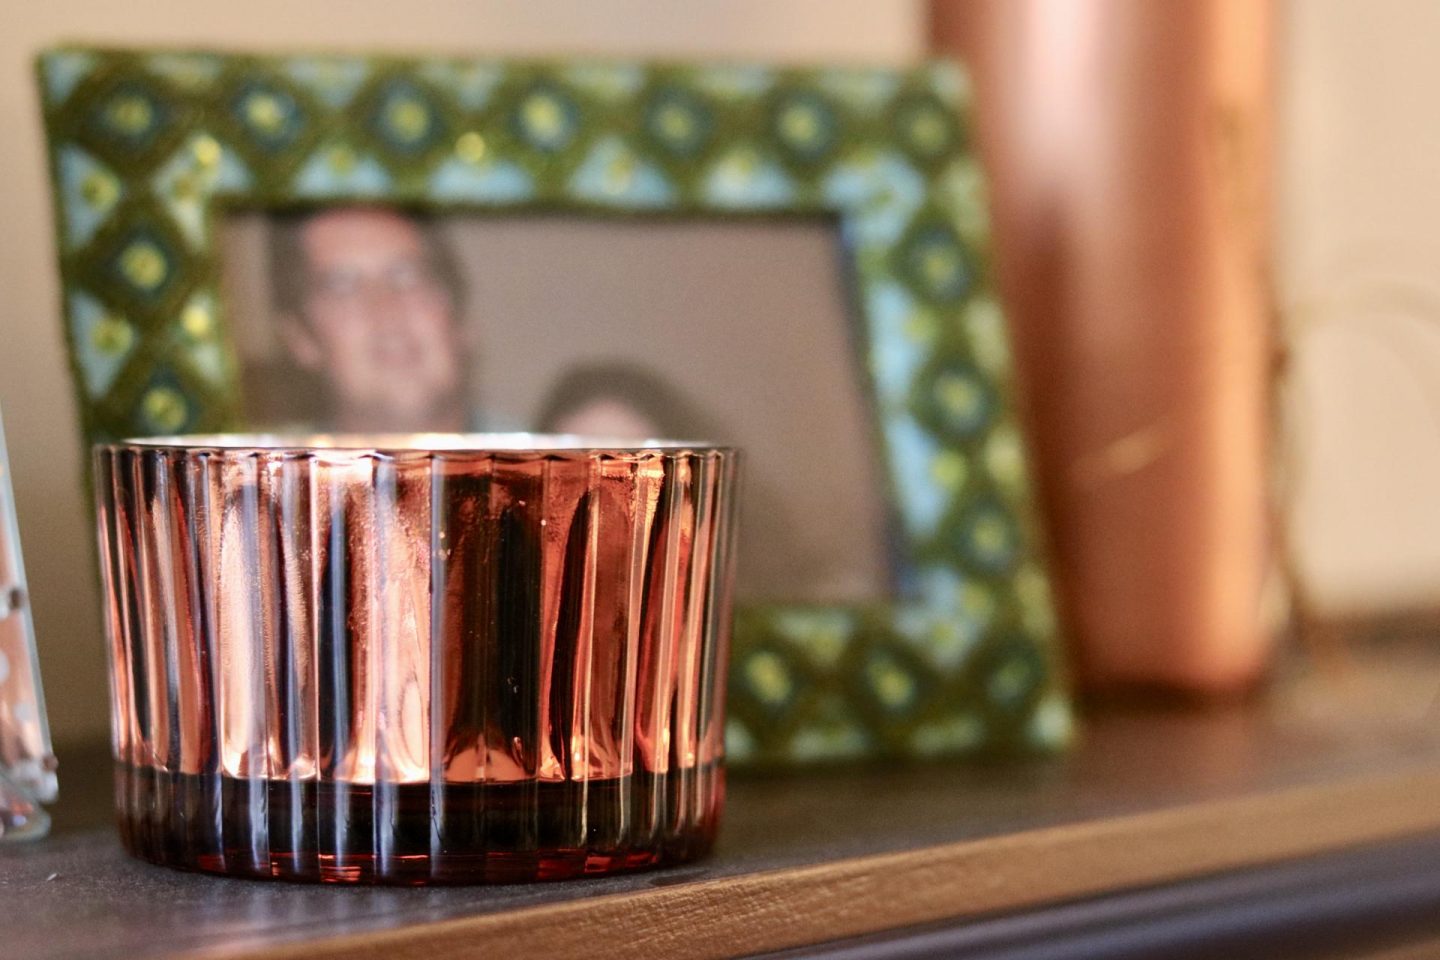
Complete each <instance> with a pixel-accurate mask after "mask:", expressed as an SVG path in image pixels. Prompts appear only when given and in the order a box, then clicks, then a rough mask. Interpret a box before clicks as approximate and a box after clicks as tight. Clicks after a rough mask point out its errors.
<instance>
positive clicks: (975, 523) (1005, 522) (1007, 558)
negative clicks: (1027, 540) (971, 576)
mask: <svg viewBox="0 0 1440 960" xmlns="http://www.w3.org/2000/svg"><path fill="white" fill-rule="evenodd" d="M958 534H959V540H960V542H959V547H960V556H961V557H962V558H963V559H964V561H965V564H966V566H968V567H970V568H972V569H973V570H975V571H976V572H978V573H982V574H989V575H991V576H999V575H1002V574H1007V573H1009V572H1010V571H1011V570H1012V569H1013V568H1014V566H1015V562H1016V560H1018V559H1019V557H1020V547H1021V542H1020V529H1019V527H1018V526H1017V524H1016V523H1015V517H1014V515H1013V514H1012V513H1011V512H1010V511H1009V510H1007V509H1006V508H1005V506H1004V505H1003V504H1001V503H1000V502H998V501H996V500H994V499H993V498H989V497H983V498H980V499H978V500H976V501H975V502H973V503H972V504H970V505H969V506H968V507H967V508H966V509H965V511H964V513H963V514H961V517H960V523H959V530H958Z"/></svg>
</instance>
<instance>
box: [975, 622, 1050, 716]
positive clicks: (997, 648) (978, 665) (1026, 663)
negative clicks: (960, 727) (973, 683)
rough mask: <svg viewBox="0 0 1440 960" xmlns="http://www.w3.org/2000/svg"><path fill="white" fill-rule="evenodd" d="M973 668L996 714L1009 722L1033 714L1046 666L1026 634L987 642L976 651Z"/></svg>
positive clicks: (988, 702)
mask: <svg viewBox="0 0 1440 960" xmlns="http://www.w3.org/2000/svg"><path fill="white" fill-rule="evenodd" d="M972 669H973V670H974V671H975V675H976V676H978V677H980V678H982V682H981V689H982V690H983V691H984V696H985V702H986V703H987V704H988V705H989V707H990V709H991V710H992V711H993V712H994V714H996V715H998V716H1000V717H1005V718H1007V719H1013V718H1017V717H1023V716H1025V715H1027V714H1029V713H1030V711H1031V710H1032V709H1033V707H1034V704H1035V701H1036V699H1037V697H1038V696H1039V694H1040V687H1041V685H1042V684H1043V682H1044V679H1045V663H1044V661H1043V660H1042V659H1041V655H1040V653H1039V651H1038V650H1037V649H1036V647H1035V641H1034V640H1032V639H1029V638H1026V637H1025V636H1024V635H1023V634H1015V635H1007V636H1002V637H999V638H997V639H995V640H992V641H990V642H989V643H987V644H986V645H985V646H984V647H982V648H981V649H980V650H979V651H977V652H976V656H975V661H974V663H973V664H972Z"/></svg>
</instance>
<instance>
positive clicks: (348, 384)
mask: <svg viewBox="0 0 1440 960" xmlns="http://www.w3.org/2000/svg"><path fill="white" fill-rule="evenodd" d="M270 252H271V257H272V261H271V277H272V283H273V287H274V294H275V310H276V320H277V323H278V328H277V329H278V332H279V336H280V340H281V343H282V344H283V346H284V347H285V351H286V353H287V354H288V356H289V359H290V360H291V361H292V362H293V364H294V366H295V367H297V368H299V371H301V372H302V373H303V374H304V375H305V376H306V377H307V378H309V379H311V380H313V381H314V383H313V386H314V388H315V389H314V390H312V391H308V392H309V393H310V395H311V396H312V397H314V396H315V394H317V393H318V398H317V399H312V400H310V401H309V402H307V403H306V404H305V405H306V406H308V407H312V408H316V407H318V409H303V410H295V411H293V413H294V419H296V420H300V421H304V422H307V423H310V424H311V425H313V426H317V427H322V428H324V429H329V430H336V431H341V432H389V431H422V430H423V431H450V430H464V429H466V428H467V427H468V426H470V422H471V420H472V417H471V416H470V392H469V383H468V379H469V368H470V362H471V359H472V358H471V356H470V352H471V351H470V350H469V345H468V343H467V341H466V337H465V336H464V332H463V328H462V324H461V321H460V316H461V299H462V297H461V292H460V291H461V284H460V281H459V277H458V274H457V272H456V270H455V267H454V264H453V262H452V261H451V259H450V257H449V255H448V251H447V250H446V249H445V247H444V245H443V244H442V243H441V241H440V238H439V237H437V236H436V235H435V234H434V231H433V230H432V229H431V227H430V225H429V224H428V223H426V222H425V221H424V220H422V219H420V218H417V217H414V216H410V215H408V214H406V213H405V212H403V211H397V210H393V209H386V208H381V207H368V206H344V207H333V208H329V209H324V210H319V211H315V212H307V213H302V214H288V215H285V216H283V217H281V218H278V219H277V220H276V221H275V223H274V225H273V227H272V242H271V244H270Z"/></svg>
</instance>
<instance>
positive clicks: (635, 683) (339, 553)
mask: <svg viewBox="0 0 1440 960" xmlns="http://www.w3.org/2000/svg"><path fill="white" fill-rule="evenodd" d="M735 461H736V455H735V453H734V452H733V451H729V450H723V449H717V448H710V447H697V446H692V445H681V444H655V445H643V446H633V447H623V446H617V447H601V446H585V445H583V442H577V441H575V440H573V438H542V437H532V436H528V435H521V436H518V437H514V436H415V437H393V438H386V437H374V438H372V437H356V438H344V437H339V438H333V437H316V438H305V439H300V440H294V441H291V440H285V439H275V438H266V437H230V436H215V437H178V438H167V439H160V440H139V441H128V442H124V443H117V444H112V445H103V446H100V447H98V448H97V449H96V455H95V470H96V474H95V477H96V484H95V486H96V499H97V504H98V512H99V531H100V551H101V562H102V566H103V576H104V582H105V592H106V599H107V610H108V617H107V629H108V634H109V639H110V656H111V677H112V691H111V692H112V705H113V720H114V748H115V759H116V764H117V780H116V800H117V806H118V811H119V820H120V827H121V834H122V837H123V839H124V842H125V844H126V846H127V847H128V848H129V850H130V851H131V852H132V853H134V854H135V855H137V856H140V857H142V858H144V859H147V860H151V861H154V862H157V863H162V864H167V865H170V866H176V867H182V868H189V869H196V870H204V871H209V872H215V873H226V874H232V875H242V876H250V877H277V878H283V879H291V880H315V881H330V882H389V883H447V882H448V883H454V882H489V881H508V880H532V879H549V878H560V877H570V876H576V875H582V874H603V873H611V872H615V871H619V870H629V869H636V868H640V867H646V866H651V865H655V864H662V863H671V862H677V861H681V860H685V859H688V858H691V857H694V856H697V855H699V854H701V853H702V852H704V851H705V850H706V849H707V848H708V847H709V845H710V843H711V841H712V839H713V836H714V833H715V830H716V826H717V821H718V816H719V813H720V808H721V804H722V801H723V796H724V772H723V767H722V761H723V753H724V745H723V733H724V700H725V697H724V692H725V691H724V677H725V661H726V652H727V647H728V633H729V627H730V616H729V609H730V594H731V582H732V579H733V573H732V567H733V563H732V557H733V548H732V541H733V536H732V531H733V529H734V526H735V524H734V513H735V493H734V490H735V475H736V462H735Z"/></svg>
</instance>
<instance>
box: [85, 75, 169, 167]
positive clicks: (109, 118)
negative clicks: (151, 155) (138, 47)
mask: <svg viewBox="0 0 1440 960" xmlns="http://www.w3.org/2000/svg"><path fill="white" fill-rule="evenodd" d="M172 119H173V118H172V116H171V108H170V106H169V105H168V104H167V103H166V102H165V101H164V99H162V98H161V97H160V95H159V94H157V93H156V92H155V91H154V90H153V89H152V88H151V87H150V86H148V85H147V84H143V83H140V82H138V81H134V80H126V81H124V82H122V83H119V84H116V85H115V87H114V89H112V90H111V91H110V92H109V93H108V94H107V95H106V96H105V97H104V98H103V99H101V100H100V101H99V103H97V104H96V105H95V106H94V107H93V108H92V109H91V112H90V115H89V116H88V117H87V118H86V120H87V123H86V126H87V128H88V132H89V133H90V135H91V136H92V137H94V138H95V139H98V140H99V141H101V142H102V143H104V144H105V145H107V146H110V147H113V148H118V149H119V151H120V152H122V153H124V154H127V155H136V154H143V153H145V152H147V151H149V150H150V149H151V148H152V147H154V146H155V144H156V142H157V141H158V140H159V139H160V136H161V134H162V133H164V131H165V130H166V128H168V127H169V125H170V123H171V121H172Z"/></svg>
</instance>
